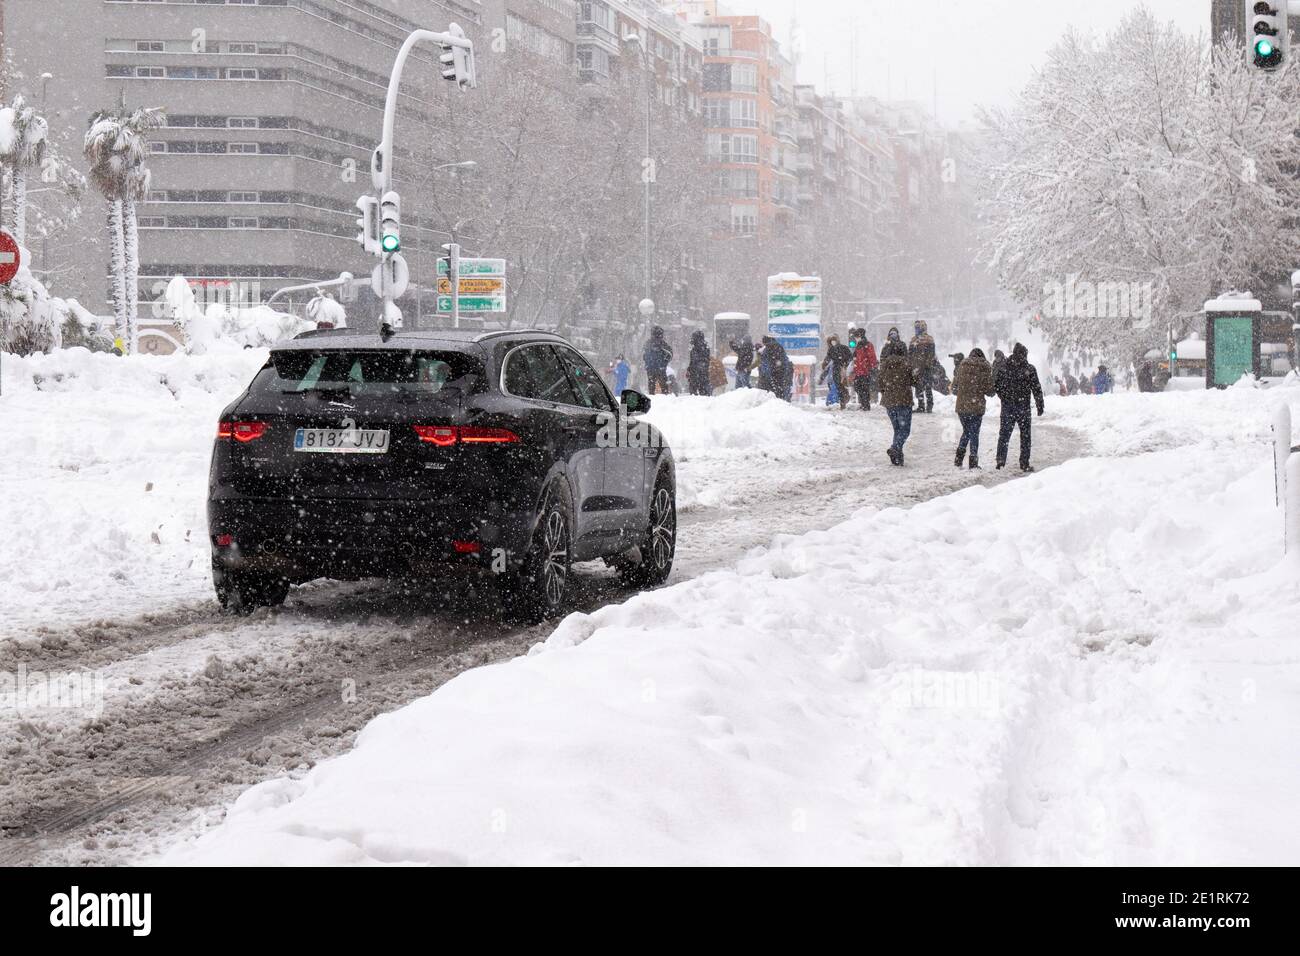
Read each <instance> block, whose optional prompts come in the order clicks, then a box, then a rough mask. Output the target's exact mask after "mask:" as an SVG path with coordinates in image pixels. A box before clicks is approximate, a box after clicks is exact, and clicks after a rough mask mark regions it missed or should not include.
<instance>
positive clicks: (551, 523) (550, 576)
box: [542, 509, 569, 607]
mask: <svg viewBox="0 0 1300 956" xmlns="http://www.w3.org/2000/svg"><path fill="white" fill-rule="evenodd" d="M542 546H543V549H544V562H543V565H542V576H543V582H544V584H545V586H546V600H547V601H548V602H549V603H550V604H551V606H552V607H554V606H557V605H559V603H560V602H561V600H562V599H563V598H564V588H565V585H566V584H567V583H568V577H569V529H568V526H567V525H566V524H565V521H564V515H563V513H562V512H560V511H559V510H558V509H557V510H554V511H552V512H551V513H550V514H549V515H548V516H547V518H546V532H545V534H543V535H542Z"/></svg>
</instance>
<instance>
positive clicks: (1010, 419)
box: [993, 342, 1043, 472]
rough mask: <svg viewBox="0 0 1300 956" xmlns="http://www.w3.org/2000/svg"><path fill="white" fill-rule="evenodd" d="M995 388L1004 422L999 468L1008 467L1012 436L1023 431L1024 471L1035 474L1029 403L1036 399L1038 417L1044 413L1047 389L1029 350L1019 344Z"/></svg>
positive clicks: (1022, 467)
mask: <svg viewBox="0 0 1300 956" xmlns="http://www.w3.org/2000/svg"><path fill="white" fill-rule="evenodd" d="M993 387H994V391H996V392H997V395H998V398H1000V399H1002V421H1001V424H1000V427H999V429H998V467H999V468H1003V467H1005V466H1006V463H1007V450H1008V447H1009V446H1010V444H1011V433H1012V432H1013V431H1015V430H1016V428H1019V429H1020V470H1021V471H1025V472H1030V471H1033V470H1034V466H1033V465H1031V464H1030V463H1029V456H1030V452H1031V451H1032V450H1033V437H1032V433H1031V430H1030V423H1031V421H1032V419H1031V417H1030V414H1029V403H1030V400H1031V399H1032V400H1033V402H1034V404H1035V405H1037V407H1038V414H1039V415H1042V414H1043V387H1042V385H1041V384H1040V383H1039V381H1038V369H1036V368H1034V367H1033V366H1032V365H1030V364H1029V350H1028V349H1027V348H1025V347H1024V346H1023V345H1021V344H1020V343H1019V342H1017V343H1016V346H1015V348H1013V349H1012V350H1011V357H1010V358H1009V359H1007V360H1006V363H1005V364H1003V366H1002V371H1001V372H999V373H998V377H997V379H996V381H995V382H994V386H993Z"/></svg>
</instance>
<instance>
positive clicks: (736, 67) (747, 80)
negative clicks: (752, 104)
mask: <svg viewBox="0 0 1300 956" xmlns="http://www.w3.org/2000/svg"><path fill="white" fill-rule="evenodd" d="M731 88H732V89H733V90H737V91H738V92H741V93H757V92H758V67H757V66H755V65H754V64H752V63H733V64H731Z"/></svg>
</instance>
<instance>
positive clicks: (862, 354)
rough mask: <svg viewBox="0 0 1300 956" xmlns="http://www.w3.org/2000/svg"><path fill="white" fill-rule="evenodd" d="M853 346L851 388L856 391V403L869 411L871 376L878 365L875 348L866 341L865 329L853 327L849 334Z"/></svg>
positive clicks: (865, 410)
mask: <svg viewBox="0 0 1300 956" xmlns="http://www.w3.org/2000/svg"><path fill="white" fill-rule="evenodd" d="M849 338H850V342H849V344H850V345H851V346H852V347H853V388H854V390H855V391H856V392H857V393H858V404H859V405H861V406H862V410H863V411H864V412H869V411H871V376H872V374H874V373H875V371H876V369H877V368H878V367H879V366H880V362H879V361H877V360H876V349H875V347H874V346H873V345H872V344H871V343H870V342H868V341H867V330H866V329H854V330H853V332H852V334H851V335H850V336H849Z"/></svg>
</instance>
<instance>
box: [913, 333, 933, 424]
mask: <svg viewBox="0 0 1300 956" xmlns="http://www.w3.org/2000/svg"><path fill="white" fill-rule="evenodd" d="M913 329H914V330H915V332H916V334H915V335H914V336H913V337H912V341H911V344H910V345H908V347H907V357H908V358H909V359H911V362H912V374H913V380H914V381H915V383H916V410H917V411H918V412H924V413H927V414H928V413H930V412H933V411H934V385H933V380H934V363H935V361H936V358H935V354H934V349H935V346H934V336H932V335H931V334H930V333H929V332H928V331H927V330H926V324H925V323H924V322H922V321H920V320H919V319H918V320H917V322H916V325H914V326H913Z"/></svg>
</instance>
